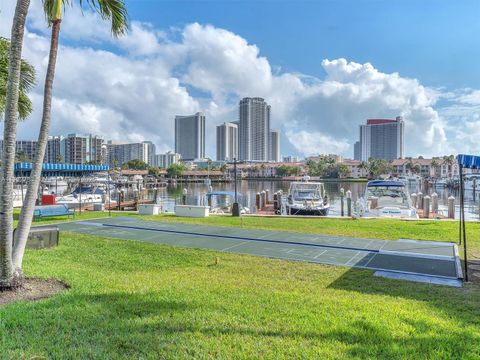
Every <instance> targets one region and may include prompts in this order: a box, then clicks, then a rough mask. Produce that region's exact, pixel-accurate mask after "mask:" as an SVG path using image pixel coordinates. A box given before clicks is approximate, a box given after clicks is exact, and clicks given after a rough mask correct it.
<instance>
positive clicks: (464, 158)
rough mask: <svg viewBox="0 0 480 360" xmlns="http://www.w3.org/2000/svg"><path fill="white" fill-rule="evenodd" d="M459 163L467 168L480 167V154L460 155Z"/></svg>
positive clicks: (458, 157)
mask: <svg viewBox="0 0 480 360" xmlns="http://www.w3.org/2000/svg"><path fill="white" fill-rule="evenodd" d="M457 159H458V165H460V166H462V167H463V168H466V169H480V156H475V155H463V154H461V155H458V156H457Z"/></svg>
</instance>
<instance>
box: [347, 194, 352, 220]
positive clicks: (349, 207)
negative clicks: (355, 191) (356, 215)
mask: <svg viewBox="0 0 480 360" xmlns="http://www.w3.org/2000/svg"><path fill="white" fill-rule="evenodd" d="M347 216H348V217H351V216H352V192H351V191H350V190H348V191H347Z"/></svg>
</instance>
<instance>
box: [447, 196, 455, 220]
mask: <svg viewBox="0 0 480 360" xmlns="http://www.w3.org/2000/svg"><path fill="white" fill-rule="evenodd" d="M448 218H449V219H455V197H454V196H450V197H449V198H448Z"/></svg>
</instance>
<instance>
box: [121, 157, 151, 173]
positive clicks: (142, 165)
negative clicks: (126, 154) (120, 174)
mask: <svg viewBox="0 0 480 360" xmlns="http://www.w3.org/2000/svg"><path fill="white" fill-rule="evenodd" d="M148 167H149V166H148V164H147V163H146V162H145V161H143V160H140V159H133V160H129V161H127V162H126V163H125V164H123V165H122V169H129V170H147V169H148Z"/></svg>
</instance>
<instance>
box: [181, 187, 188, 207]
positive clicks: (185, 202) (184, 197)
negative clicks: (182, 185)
mask: <svg viewBox="0 0 480 360" xmlns="http://www.w3.org/2000/svg"><path fill="white" fill-rule="evenodd" d="M187 193H188V190H187V189H183V194H182V205H187Z"/></svg>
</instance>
